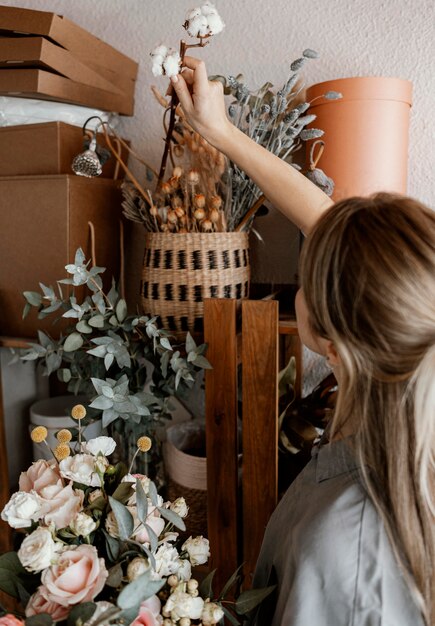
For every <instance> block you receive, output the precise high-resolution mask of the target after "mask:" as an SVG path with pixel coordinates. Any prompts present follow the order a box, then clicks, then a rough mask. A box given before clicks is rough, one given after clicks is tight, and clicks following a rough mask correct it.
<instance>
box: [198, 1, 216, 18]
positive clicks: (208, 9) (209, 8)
mask: <svg viewBox="0 0 435 626" xmlns="http://www.w3.org/2000/svg"><path fill="white" fill-rule="evenodd" d="M201 13H202V14H203V15H212V14H217V9H216V7H215V6H214V4H212V3H211V2H205V3H204V4H203V5H202V6H201Z"/></svg>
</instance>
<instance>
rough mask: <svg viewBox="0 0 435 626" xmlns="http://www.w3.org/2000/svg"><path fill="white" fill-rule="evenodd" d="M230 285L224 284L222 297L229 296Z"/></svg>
mask: <svg viewBox="0 0 435 626" xmlns="http://www.w3.org/2000/svg"><path fill="white" fill-rule="evenodd" d="M231 286H232V285H224V298H231Z"/></svg>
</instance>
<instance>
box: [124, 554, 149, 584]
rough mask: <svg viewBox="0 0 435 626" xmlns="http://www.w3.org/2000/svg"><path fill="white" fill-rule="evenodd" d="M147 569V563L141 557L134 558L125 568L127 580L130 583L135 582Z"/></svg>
mask: <svg viewBox="0 0 435 626" xmlns="http://www.w3.org/2000/svg"><path fill="white" fill-rule="evenodd" d="M148 569H149V565H148V561H147V560H146V559H143V558H142V557H141V556H137V557H136V558H134V559H133V560H132V561H130V563H129V564H128V567H127V578H128V580H129V581H130V582H132V581H133V580H136V578H138V577H139V576H141V575H142V574H145V572H146V571H147V570H148Z"/></svg>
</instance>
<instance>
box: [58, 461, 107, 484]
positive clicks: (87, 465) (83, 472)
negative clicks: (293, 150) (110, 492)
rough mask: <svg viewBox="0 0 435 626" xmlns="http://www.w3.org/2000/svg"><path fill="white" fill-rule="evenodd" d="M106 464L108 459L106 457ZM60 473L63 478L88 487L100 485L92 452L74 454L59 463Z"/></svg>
mask: <svg viewBox="0 0 435 626" xmlns="http://www.w3.org/2000/svg"><path fill="white" fill-rule="evenodd" d="M106 462H107V464H108V461H107V459H106ZM59 469H60V473H61V475H62V476H63V477H64V478H68V480H73V481H74V482H76V483H80V484H82V485H87V486H89V487H101V480H100V477H99V475H98V473H97V468H96V466H95V457H94V456H92V454H76V455H74V456H69V457H68V458H66V459H64V460H63V461H61V462H60V463H59Z"/></svg>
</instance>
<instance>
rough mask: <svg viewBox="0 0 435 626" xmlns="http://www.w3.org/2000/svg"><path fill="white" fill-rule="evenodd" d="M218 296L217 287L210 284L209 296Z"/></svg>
mask: <svg viewBox="0 0 435 626" xmlns="http://www.w3.org/2000/svg"><path fill="white" fill-rule="evenodd" d="M217 297H218V288H217V285H210V298H217Z"/></svg>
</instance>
